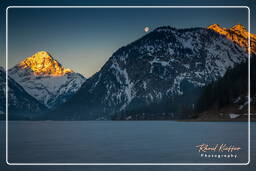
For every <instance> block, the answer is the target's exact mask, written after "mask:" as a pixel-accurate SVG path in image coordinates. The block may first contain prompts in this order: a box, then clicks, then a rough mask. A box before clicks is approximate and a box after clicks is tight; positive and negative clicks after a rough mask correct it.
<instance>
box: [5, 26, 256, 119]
mask: <svg viewBox="0 0 256 171" xmlns="http://www.w3.org/2000/svg"><path fill="white" fill-rule="evenodd" d="M249 34H250V38H251V42H250V43H251V54H252V56H254V54H256V35H254V34H251V33H248V32H247V30H246V28H245V27H243V26H242V25H240V24H239V25H236V26H234V27H232V28H230V29H227V28H222V27H220V26H219V25H217V24H213V25H211V26H209V27H208V28H188V29H176V28H173V27H169V26H164V27H159V28H157V29H155V30H153V31H151V32H150V33H148V34H146V35H145V36H143V37H141V38H139V39H138V40H135V41H134V42H132V43H130V44H128V45H127V46H124V47H121V48H120V49H118V50H117V51H116V52H114V53H113V55H112V56H111V57H110V58H109V60H108V61H107V62H106V63H105V64H104V65H103V66H102V68H101V69H100V70H99V72H97V73H95V74H94V75H93V76H92V77H90V78H88V79H86V78H84V77H83V76H82V75H81V74H79V73H75V72H74V71H72V70H70V69H66V68H64V67H63V66H62V65H61V64H60V63H59V62H58V61H57V60H55V59H54V58H53V57H52V56H51V55H50V54H49V53H48V52H46V51H41V52H38V53H36V54H34V55H32V56H31V57H27V58H25V59H24V60H23V61H21V62H20V63H19V64H17V65H16V66H14V67H13V68H10V69H9V70H8V71H9V77H10V79H12V80H13V81H15V82H16V84H17V85H20V87H23V89H24V90H25V91H26V92H27V94H28V95H29V96H30V97H32V98H34V99H36V100H37V102H38V103H39V104H42V105H44V106H45V107H46V108H47V110H45V111H46V112H45V114H43V115H40V119H53V120H81V119H83V120H88V119H89V120H95V119H127V118H130V119H147V118H150V119H177V118H187V117H189V116H188V115H187V114H189V112H188V111H189V110H187V109H194V108H195V106H198V104H197V103H198V99H202V97H201V96H202V95H204V94H205V87H207V86H208V85H211V84H213V83H215V82H218V81H219V80H220V79H222V78H224V77H225V75H226V73H227V71H229V70H232V69H234V68H236V67H239V66H240V65H243V64H246V62H247V60H248V35H249ZM181 109H182V110H181ZM184 113H186V115H184Z"/></svg>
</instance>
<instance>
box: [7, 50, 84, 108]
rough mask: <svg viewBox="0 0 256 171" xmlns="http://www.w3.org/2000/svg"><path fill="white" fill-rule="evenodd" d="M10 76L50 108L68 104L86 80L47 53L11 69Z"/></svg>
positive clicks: (24, 61) (41, 53)
mask: <svg viewBox="0 0 256 171" xmlns="http://www.w3.org/2000/svg"><path fill="white" fill-rule="evenodd" d="M9 76H10V77H11V78H12V79H14V80H15V81H16V82H18V83H19V84H20V85H21V86H22V87H23V88H24V89H25V90H26V91H27V92H28V93H29V94H30V95H31V96H33V97H35V98H36V99H37V100H38V101H39V102H41V103H42V104H44V105H45V106H47V107H48V108H54V107H56V106H57V105H59V104H62V103H64V102H66V101H67V100H68V99H69V98H70V97H72V96H73V95H74V94H75V93H76V92H77V90H78V89H79V88H80V87H81V85H82V84H83V83H84V81H85V80H86V79H85V78H84V77H83V76H82V75H81V74H79V73H75V72H73V71H72V70H70V69H65V68H64V67H63V66H62V65H61V64H60V63H59V62H58V61H57V60H55V59H53V57H52V56H51V55H50V54H49V53H48V52H45V51H41V52H37V53H36V54H34V55H33V56H31V57H27V58H26V59H24V60H23V61H21V62H20V63H19V64H17V65H16V66H14V67H13V68H11V69H9Z"/></svg>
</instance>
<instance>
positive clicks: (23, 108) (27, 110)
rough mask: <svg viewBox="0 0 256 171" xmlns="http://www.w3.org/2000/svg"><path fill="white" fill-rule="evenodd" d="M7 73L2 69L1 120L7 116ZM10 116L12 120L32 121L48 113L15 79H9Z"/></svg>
mask: <svg viewBox="0 0 256 171" xmlns="http://www.w3.org/2000/svg"><path fill="white" fill-rule="evenodd" d="M5 81H6V73H5V70H4V68H2V67H0V102H1V103H0V104H1V105H0V114H1V116H0V118H3V115H4V114H5V110H6V109H5V102H6V101H5V97H6V84H5ZM8 103H9V107H8V111H9V112H8V114H9V118H10V119H30V118H34V117H37V115H38V114H40V113H42V112H44V111H46V109H47V108H46V107H45V106H44V105H42V104H41V103H39V102H38V101H37V100H36V99H35V98H34V97H32V96H30V95H29V94H28V93H27V92H26V91H25V90H24V89H23V88H22V87H21V86H20V85H19V84H18V83H16V82H15V81H14V80H13V79H11V78H9V79H8Z"/></svg>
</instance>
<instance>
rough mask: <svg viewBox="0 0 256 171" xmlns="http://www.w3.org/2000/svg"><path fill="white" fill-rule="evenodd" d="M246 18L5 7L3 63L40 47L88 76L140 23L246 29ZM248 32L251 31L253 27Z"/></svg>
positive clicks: (241, 11)
mask: <svg viewBox="0 0 256 171" xmlns="http://www.w3.org/2000/svg"><path fill="white" fill-rule="evenodd" d="M11 5H13V4H11ZM14 5H15V4H14ZM22 5H24V4H22ZM33 5H45V4H39V3H35V4H33ZM54 5H56V4H54ZM68 5H71V4H68ZM72 5H78V4H72ZM82 5H84V4H82ZM89 5H94V4H89ZM98 5H99V4H98ZM106 5H113V4H106ZM117 5H123V4H117ZM126 5H130V4H126ZM135 5H136V4H135ZM138 5H141V4H138ZM145 5H146V4H145ZM160 5H162V4H160ZM168 5H170V4H168ZM175 5H184V4H177V3H176V4H175ZM194 5H196V4H194ZM0 17H1V16H0ZM0 21H1V20H0ZM247 22H248V10H247V9H246V8H235V9H231V8H229V9H227V8H222V9H217V8H211V9H202V8H200V9H199V8H197V9H192V8H191V9H184V8H168V9H158V8H150V9H147V8H143V9H142V8H140V9H134V8H129V9H127V8H104V9H102V8H101V9H99V8H75V9H74V8H9V9H8V47H9V50H8V52H9V54H8V63H9V67H12V66H14V65H15V64H17V63H18V62H19V61H21V60H23V59H24V58H25V57H28V56H31V55H33V54H34V53H36V52H38V51H41V50H45V51H48V52H49V53H50V54H51V55H52V56H53V57H54V58H55V59H57V60H58V61H59V62H60V63H61V64H62V65H63V66H64V67H66V68H70V69H72V70H74V71H76V72H79V73H81V74H83V75H84V76H86V77H90V76H92V75H93V74H94V73H95V72H97V71H99V70H100V68H101V67H102V66H103V65H104V63H105V62H106V61H107V60H108V59H109V58H110V57H111V55H112V54H113V53H114V52H115V51H116V50H117V49H119V48H120V47H122V46H125V45H127V44H129V43H131V42H133V41H135V40H137V39H138V38H140V37H142V36H144V35H145V34H147V33H145V32H144V27H149V28H150V31H152V30H153V29H155V28H157V27H160V26H166V25H170V26H173V27H176V28H191V27H207V26H209V25H211V24H215V23H217V24H220V26H222V27H226V28H229V27H232V26H233V25H235V24H243V25H244V26H246V27H248V23H247ZM251 30H252V32H254V33H255V27H252V28H251ZM3 31H5V30H3V29H1V30H0V33H1V34H2V33H3ZM3 42H4V41H2V40H0V47H1V48H4V45H3ZM1 55H2V54H1ZM1 65H2V64H1Z"/></svg>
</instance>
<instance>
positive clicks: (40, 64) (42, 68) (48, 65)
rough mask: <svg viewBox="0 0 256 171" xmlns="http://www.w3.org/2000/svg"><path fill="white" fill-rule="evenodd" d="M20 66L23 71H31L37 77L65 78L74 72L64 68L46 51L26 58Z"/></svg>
mask: <svg viewBox="0 0 256 171" xmlns="http://www.w3.org/2000/svg"><path fill="white" fill-rule="evenodd" d="M18 66H19V67H20V68H22V69H30V70H32V71H33V73H34V74H35V75H47V76H63V75H64V74H67V73H70V72H73V71H72V70H71V69H66V68H64V67H63V66H62V65H61V64H60V63H59V62H58V61H57V60H55V59H53V57H52V56H51V55H50V54H49V53H48V52H46V51H40V52H37V53H35V54H34V55H32V56H30V57H27V58H25V59H24V60H23V61H21V62H20V63H19V64H18Z"/></svg>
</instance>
